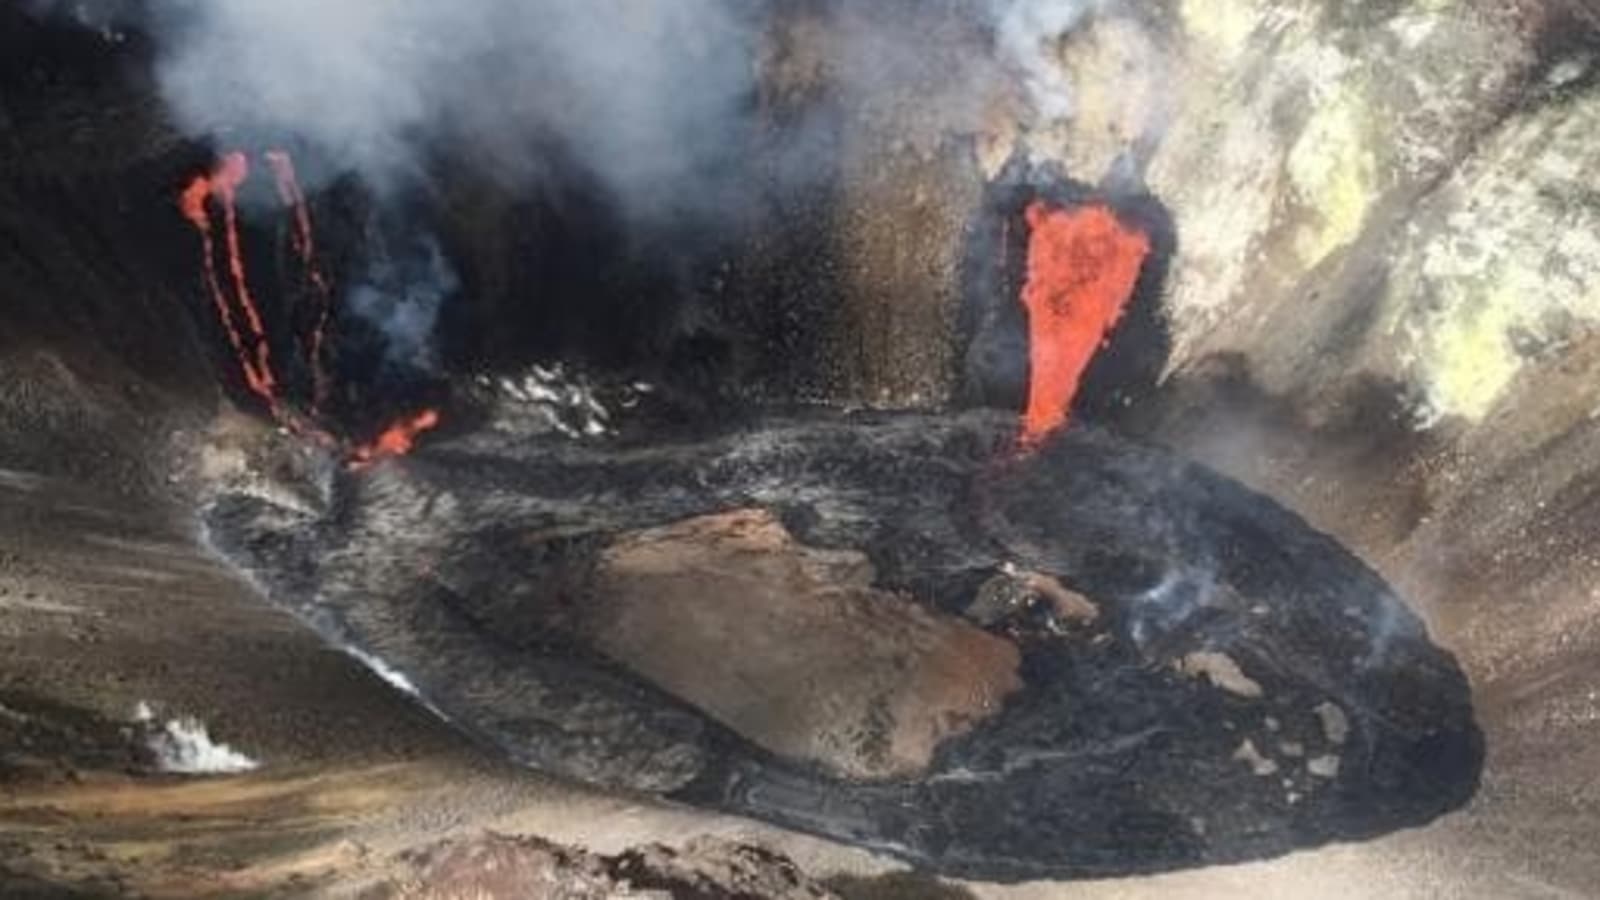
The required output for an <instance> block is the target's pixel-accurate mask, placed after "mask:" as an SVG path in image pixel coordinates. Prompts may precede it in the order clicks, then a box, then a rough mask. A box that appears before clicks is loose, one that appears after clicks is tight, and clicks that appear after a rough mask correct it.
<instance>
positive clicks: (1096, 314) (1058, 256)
mask: <svg viewBox="0 0 1600 900" xmlns="http://www.w3.org/2000/svg"><path fill="white" fill-rule="evenodd" d="M1027 220H1028V227H1029V229H1030V231H1031V237H1030V238H1029V240H1028V278H1027V282H1026V283H1025V284H1024V285H1023V288H1022V304H1023V306H1024V307H1025V308H1026V309H1027V311H1028V353H1029V362H1030V370H1029V375H1028V409H1027V412H1026V413H1025V414H1024V416H1023V427H1022V443H1023V445H1024V446H1034V445H1036V444H1038V442H1039V441H1040V440H1042V439H1043V438H1044V437H1045V435H1048V434H1049V433H1050V432H1052V431H1054V430H1056V429H1057V428H1060V427H1061V426H1062V425H1064V424H1066V421H1067V416H1068V414H1069V413H1070V412H1071V410H1072V401H1073V399H1074V398H1075V397H1076V396H1077V393H1078V386H1079V382H1080V381H1081V380H1082V378H1083V373H1084V371H1085V370H1086V369H1088V368H1089V363H1090V361H1092V360H1093V359H1094V355H1095V353H1096V352H1098V351H1099V349H1100V347H1101V346H1102V345H1103V344H1104V343H1105V342H1106V338H1107V336H1108V335H1109V334H1110V333H1111V330H1112V329H1113V328H1115V327H1116V324H1117V322H1118V320H1120V319H1121V318H1122V314H1123V312H1124V311H1125V310H1126V308H1127V305H1128V301H1129V300H1130V299H1132V297H1133V290H1134V286H1135V285H1136V284H1137V282H1138V280H1139V270H1140V269H1141V268H1142V267H1143V265H1144V261H1145V257H1147V256H1149V255H1150V238H1149V236H1148V235H1146V234H1145V233H1144V232H1142V231H1139V230H1137V229H1134V228H1131V227H1129V226H1127V225H1124V224H1123V223H1122V221H1121V220H1119V219H1118V218H1117V216H1116V214H1115V213H1114V212H1112V211H1111V209H1109V208H1108V207H1105V206H1099V205H1095V206H1082V207H1077V208H1074V209H1058V208H1055V207H1052V206H1050V205H1048V204H1046V203H1044V202H1043V201H1035V202H1034V203H1032V204H1030V205H1029V206H1028V210H1027Z"/></svg>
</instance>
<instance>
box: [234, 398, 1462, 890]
mask: <svg viewBox="0 0 1600 900" xmlns="http://www.w3.org/2000/svg"><path fill="white" fill-rule="evenodd" d="M1012 426H1013V423H1012V422H1011V421H1010V420H1009V419H1003V418H999V417H993V416H987V415H981V414H972V415H965V416H958V417H953V416H932V415H929V416H921V415H894V416H889V415H884V416H875V417H868V418H813V419H809V420H791V421H778V422H771V423H767V424H763V425H759V426H754V427H748V428H745V429H743V430H740V431H737V432H736V433H729V434H724V435H722V436H718V437H715V438H708V439H703V440H685V441H683V442H680V443H675V444H671V445H666V446H660V445H658V446H649V447H638V446H626V445H623V444H620V443H614V442H613V443H607V442H600V443H578V442H572V441H566V440H559V439H552V438H549V437H529V436H527V435H516V434H510V433H507V432H504V431H501V432H495V431H493V430H487V429H486V430H484V431H481V432H478V433H476V434H473V435H467V436H462V437H457V438H454V439H451V440H448V441H445V442H442V443H439V444H435V445H434V446H432V447H430V448H427V449H425V450H424V451H423V452H421V453H420V454H419V455H417V456H414V457H410V458H406V459H403V460H396V461H392V462H390V463H386V464H384V465H382V466H379V467H376V468H374V469H373V470H370V471H368V472H364V473H345V474H340V475H337V476H335V477H334V479H333V483H332V486H331V488H330V491H329V495H328V501H327V505H326V509H325V510H324V511H320V512H318V511H308V510H304V509H301V510H294V509H289V508H285V507H282V506H275V505H272V504H270V503H267V502H265V501H262V500H260V499H257V498H255V497H250V496H245V495H242V494H231V495H225V496H222V497H220V498H219V499H217V500H216V501H215V502H214V503H213V504H212V505H211V506H210V507H209V508H208V510H207V514H206V521H207V525H208V528H209V533H210V537H211V540H212V541H213V543H214V544H215V546H216V547H217V548H218V549H219V550H220V552H222V553H223V554H224V555H226V556H227V557H228V558H229V559H230V560H232V561H233V562H234V563H236V564H237V565H238V566H240V567H241V568H243V569H245V570H247V571H249V572H250V573H252V574H253V575H254V576H255V577H256V578H257V579H258V580H259V581H260V583H261V584H263V585H264V587H265V589H266V591H267V593H268V595H269V596H270V597H271V599H272V600H273V601H274V602H277V603H279V604H282V605H283V606H285V607H287V608H289V609H290V610H292V611H293V612H294V613H296V614H297V615H298V616H300V617H301V618H302V619H303V620H305V621H306V622H307V623H309V624H310V625H312V626H313V627H314V628H316V629H317V630H318V631H319V632H320V633H321V634H322V635H323V636H324V637H325V638H326V639H327V640H329V641H330V642H333V643H335V644H337V645H339V646H341V647H345V648H347V649H352V650H354V651H358V652H359V654H360V655H363V656H364V657H366V658H367V659H369V660H381V661H382V663H383V665H384V666H385V667H386V668H387V669H388V670H390V672H391V675H392V674H393V673H398V674H399V675H401V676H403V677H404V681H405V684H406V685H407V686H408V687H409V688H411V689H412V690H413V691H414V692H415V693H416V694H417V695H418V696H419V698H420V699H421V700H422V701H423V702H425V703H426V704H427V705H428V706H429V707H430V708H432V709H433V710H434V711H435V712H437V713H438V714H439V715H441V716H443V717H445V718H446V719H448V720H450V721H451V722H453V723H455V725H457V726H458V727H460V728H461V729H463V730H464V731H466V732H468V733H469V734H471V735H473V736H475V737H476V738H477V739H479V740H481V741H482V742H484V743H485V744H487V745H489V746H492V747H493V748H496V749H497V750H498V751H500V752H503V753H505V754H507V755H509V756H511V757H512V758H514V759H516V760H518V761H520V762H522V763H524V764H527V765H530V766H534V767H537V768H540V769H543V770H547V771H551V772H555V773H560V774H563V775H567V776H572V777H576V778H579V779H582V780H585V781H589V782H593V783H597V784H605V785H617V786H624V787H629V788H634V789H641V790H647V791H653V792H659V793H662V794H666V795H670V796H672V797H674V798H676V799H680V800H684V801H687V802H690V803H695V804H699V805H702V806H706V807H712V808H717V809H724V810H730V811H734V812H739V813H743V814H748V815H752V816H756V817H759V818H762V819H766V820H769V821H772V822H776V823H779V824H782V825H786V826H789V827H794V828H799V829H802V830H806V831H811V832H814V833H817V834H821V835H826V836H829V837H833V838H837V839H840V840H845V841H849V842H852V843H856V844H859V845H863V846H868V847H873V848H878V849H882V850H886V851H888V852H891V853H893V854H895V855H898V856H900V857H903V858H905V859H907V860H910V861H911V862H913V863H915V864H918V865H921V866H925V867H927V868H929V869H933V870H937V871H939V872H942V873H949V874H956V875H961V876H966V877H975V878H986V879H998V880H1013V879H1025V878H1044V877H1087V876H1108V875H1124V874H1133V873H1143V872H1152V871H1161V870H1170V869H1175V868H1182V867H1189V866H1198V865H1207V864H1215V863H1222V862H1231V861H1241V860H1250V859H1260V858H1265V857H1270V856H1274V855H1278V854H1282V853H1285V852H1288V851H1290V850H1292V849H1295V848H1300V847H1310V846H1316V845H1319V844H1323V843H1326V842H1330V841H1338V840H1355V839H1362V838H1367V837H1370V836H1374V835H1378V834H1383V833H1386V832H1389V831H1392V830H1395V829H1399V828H1404V827H1408V826H1415V825H1420V824H1423V823H1426V822H1428V821H1430V820H1432V819H1434V818H1435V817H1437V816H1440V815H1442V814H1444V813H1446V812H1448V811H1450V810H1453V809H1456V808H1457V807H1459V806H1461V805H1462V804H1464V803H1465V802H1466V801H1467V800H1468V799H1469V798H1470V797H1471V796H1472V795H1473V793H1474V791H1475V789H1476V786H1477V783H1478V778H1479V773H1480V769H1481V765H1482V759H1483V741H1482V736H1481V734H1480V732H1479V730H1478V728H1477V726H1476V725H1475V724H1474V721H1473V714H1472V705H1471V697H1470V694H1469V690H1468V686H1467V683H1466V680H1465V678H1464V677H1463V675H1462V673H1461V671H1460V669H1459V668H1458V667H1457V665H1456V663H1455V661H1454V659H1453V658H1452V657H1451V656H1450V655H1449V654H1448V653H1446V652H1445V651H1443V650H1441V649H1440V648H1438V647H1436V646H1435V645H1433V644H1432V643H1431V642H1430V641H1429V639H1428V636H1427V634H1426V632H1425V629H1424V628H1423V626H1422V624H1421V622H1420V621H1419V620H1418V619H1417V618H1416V617H1415V616H1414V615H1413V614H1412V613H1411V612H1410V611H1409V610H1408V609H1407V608H1406V607H1405V605H1404V604H1403V603H1402V602H1401V601H1400V600H1399V598H1397V597H1396V596H1395V594H1394V593H1393V592H1392V591H1391V590H1390V589H1389V588H1388V587H1387V586H1386V585H1385V584H1384V582H1383V581H1382V580H1381V579H1380V578H1379V577H1378V576H1377V575H1375V574H1374V573H1373V572H1372V571H1371V570H1370V569H1368V568H1367V567H1366V566H1365V565H1363V564H1362V563H1361V562H1360V561H1359V560H1358V559H1356V558H1355V557H1354V556H1352V555H1351V554H1350V553H1349V552H1347V551H1345V550H1344V549H1343V548H1342V547H1341V546H1339V544H1338V543H1336V542H1335V541H1333V540H1332V539H1330V538H1328V537H1326V536H1324V535H1322V534H1320V533H1318V532H1316V531H1315V530H1313V529H1312V528H1310V527H1309V526H1308V525H1307V524H1306V523H1305V522H1303V521H1302V520H1301V519H1300V518H1298V517H1297V516H1295V515H1294V514H1292V513H1290V512H1288V511H1286V510H1284V509H1283V508H1282V507H1280V506H1278V505H1277V504H1275V503H1274V502H1273V501H1271V500H1270V499H1268V498H1266V497H1263V496H1261V495H1259V494H1255V493H1253V492H1251V491H1249V490H1247V489H1245V488H1243V487H1241V486H1239V485H1238V484H1235V483H1234V482H1232V481H1229V480H1228V479H1225V478H1223V477H1221V476H1219V475H1217V474H1215V473H1213V472H1211V471H1209V470H1206V469H1204V468H1202V467H1199V466H1197V465H1194V464H1191V463H1188V462H1185V461H1183V460H1181V459H1179V458H1176V457H1174V456H1173V455H1171V454H1170V453H1167V452H1164V451H1160V450H1156V449H1152V448H1149V447H1144V446H1139V445H1135V444H1131V443H1129V442H1126V441H1124V440H1121V439H1119V438H1116V437H1114V436H1112V435H1110V434H1107V433H1104V432H1100V431H1095V430H1089V429H1081V428H1078V429H1072V430H1069V431H1067V432H1065V433H1062V434H1059V435H1057V436H1056V437H1054V438H1052V439H1051V440H1050V442H1049V443H1047V444H1046V446H1045V447H1043V448H1042V449H1041V451H1040V452H1038V453H1037V454H1035V455H1033V456H1029V457H1018V456H1016V455H1014V453H1013V452H1012V451H1011V448H1010V447H1009V442H1010V439H1011V435H1012ZM750 507H761V508H765V509H769V510H772V511H774V512H776V513H778V514H779V515H780V516H781V517H782V520H783V521H784V522H785V523H786V524H787V525H788V526H789V527H790V529H791V530H792V531H793V532H794V534H795V535H796V537H797V538H798V539H799V540H801V541H802V542H804V543H805V544H807V545H810V546H813V547H820V548H836V549H842V548H851V549H855V550H859V551H861V552H863V553H865V554H866V555H867V556H868V557H869V559H870V560H871V562H872V564H873V566H874V567H875V570H876V573H877V576H876V577H877V583H878V585H879V586H881V587H884V588H887V589H891V590H895V591H900V592H904V593H905V594H907V595H910V596H913V597H916V598H918V599H919V601H920V602H923V603H925V604H927V605H929V606H930V607H933V608H935V609H937V610H938V611H939V612H940V613H942V614H948V613H953V612H955V611H958V610H960V609H962V608H965V607H966V606H967V605H968V604H969V603H970V602H971V597H972V592H973V590H975V588H976V586H977V585H978V584H980V583H982V582H983V581H984V580H985V579H986V578H988V577H989V576H991V575H993V574H994V573H995V572H997V571H1000V569H1001V567H1002V566H1003V565H1005V564H1010V565H1012V566H1015V567H1021V568H1025V569H1028V570H1031V571H1036V572H1043V573H1049V574H1050V575H1053V576H1055V577H1056V578H1058V579H1059V580H1060V581H1061V582H1063V583H1064V584H1066V585H1068V586H1069V587H1071V588H1072V589H1075V590H1077V591H1080V592H1082V593H1083V594H1084V595H1086V596H1087V597H1089V598H1091V599H1092V600H1093V601H1094V602H1095V603H1096V604H1098V605H1099V607H1100V609H1101V610H1102V612H1103V615H1102V616H1101V620H1100V622H1099V623H1098V624H1097V625H1096V626H1095V627H1094V628H1092V629H1088V630H1084V631H1080V632H1073V631H1070V630H1069V631H1067V632H1061V631H1059V630H1052V629H1050V628H1045V627H1038V628H1032V627H1024V628H1014V629H1012V630H1010V631H1008V632H1007V639H1009V640H1012V641H1014V642H1015V643H1016V645H1017V647H1018V650H1019V652H1020V658H1021V676H1022V679H1023V684H1024V686H1023V687H1022V689H1020V690H1018V691H1017V692H1016V693H1014V694H1012V695H1011V697H1010V698H1009V700H1008V701H1007V702H1006V704H1005V705H1004V707H1003V708H1002V709H1000V710H998V711H997V712H996V713H995V714H994V715H992V716H990V717H989V718H988V719H985V720H983V721H982V722H980V723H979V724H978V725H977V726H976V727H975V728H974V729H973V730H971V731H969V732H967V733H965V734H961V735H960V736H957V737H952V738H950V739H948V740H946V741H945V742H944V743H943V744H941V745H939V747H938V749H937V752H936V754H935V757H934V760H933V762H932V764H931V765H930V766H929V767H928V769H927V770H926V771H925V772H923V773H921V774H920V775H919V776H917V777H915V778H908V779H904V780H899V781H886V782H876V783H858V782H852V781H848V780H845V779H843V778H839V777H833V776H829V775H826V774H824V773H822V772H820V771H818V770H816V769H813V768H808V767H806V766H803V765H800V764H797V763H794V762H791V761H787V760H784V759H780V758H777V757H775V756H774V755H772V754H771V753H768V752H766V751H764V750H761V749H759V748H758V747H756V746H755V745H754V744H753V743H751V742H750V741H748V740H746V739H745V738H743V737H741V736H740V735H737V734H734V733H733V732H731V731H730V730H729V729H727V728H725V727H723V726H721V725H719V724H717V723H716V722H714V721H713V720H712V719H711V718H709V717H708V716H706V715H704V714H703V713H701V712H700V711H699V710H697V709H695V708H694V707H692V706H690V705H689V704H687V703H686V702H684V701H682V700H681V699H678V698H675V697H672V696H669V695H667V694H666V693H665V692H664V691H662V690H661V689H659V688H657V687H655V686H653V685H651V684H650V683H647V682H646V681H645V680H643V679H642V678H640V677H637V676H635V675H633V674H631V673H630V672H629V671H627V670H625V669H624V668H622V667H619V666H618V665H616V664H614V663H612V662H609V661H608V660H606V659H604V658H602V657H601V656H600V655H599V654H598V653H596V652H595V651H594V650H593V649H591V648H589V647H586V646H584V645H583V644H582V642H581V641H575V640H573V639H572V638H571V637H570V636H563V635H562V633H561V632H560V630H559V629H554V628H550V627H548V623H549V619H548V618H545V617H542V615H541V614H536V611H537V610H541V609H548V608H554V607H557V606H559V605H560V603H562V602H565V600H566V594H567V593H568V592H571V593H572V594H573V595H574V596H579V595H581V593H582V589H583V588H582V585H583V583H584V578H585V575H586V573H587V571H588V568H587V567H589V566H591V565H592V564H593V560H594V559H595V557H596V555H597V553H598V552H599V550H600V549H601V548H604V547H605V546H606V545H607V544H608V543H609V542H610V541H612V540H613V539H614V538H615V537H616V536H617V535H619V534H621V533H624V532H630V531H636V530H638V529H641V528H646V527H653V526H657V525H661V524H665V523H671V522H677V521H681V520H685V519H688V518H691V517H695V516H700V515H705V514H710V513H716V512H720V511H726V510H732V509H741V508H750ZM1195 654H1213V655H1223V656H1226V658H1227V659H1228V660H1231V661H1232V663H1233V664H1235V665H1236V666H1237V668H1238V670H1239V671H1241V672H1242V673H1244V675H1245V676H1247V682H1246V685H1245V688H1242V689H1241V688H1239V687H1238V686H1237V685H1236V686H1235V688H1234V689H1233V690H1224V689H1222V688H1221V687H1219V685H1218V684H1215V683H1213V681H1214V680H1215V679H1208V678H1207V677H1199V676H1197V675H1196V674H1195V673H1194V672H1193V671H1184V670H1183V666H1182V665H1181V662H1182V661H1184V660H1186V659H1192V658H1194V656H1195Z"/></svg>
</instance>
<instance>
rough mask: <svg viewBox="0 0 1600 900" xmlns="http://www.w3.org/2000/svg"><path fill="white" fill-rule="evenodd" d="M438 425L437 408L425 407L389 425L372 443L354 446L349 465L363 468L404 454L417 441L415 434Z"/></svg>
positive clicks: (353, 467)
mask: <svg viewBox="0 0 1600 900" xmlns="http://www.w3.org/2000/svg"><path fill="white" fill-rule="evenodd" d="M437 427H439V412H438V410H433V409H425V410H423V411H421V412H419V413H417V414H416V415H414V416H411V417H409V418H405V419H401V420H400V421H398V422H396V423H394V424H393V425H390V426H389V427H388V428H387V429H386V430H385V431H384V432H383V433H382V434H380V435H378V436H377V437H376V438H375V439H373V441H372V443H370V444H364V445H362V446H360V447H357V448H355V450H354V451H352V452H351V454H350V467H351V468H352V469H364V468H366V467H367V466H370V465H372V464H373V463H375V462H377V461H378V460H381V459H387V458H389V457H391V456H404V455H405V454H407V453H410V452H411V448H412V447H413V446H415V445H416V443H417V436H418V435H420V434H422V433H423V432H424V431H430V430H432V429H434V428H437Z"/></svg>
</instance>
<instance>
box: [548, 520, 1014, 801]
mask: <svg viewBox="0 0 1600 900" xmlns="http://www.w3.org/2000/svg"><path fill="white" fill-rule="evenodd" d="M597 577H598V585H597V586H598V590H596V591H595V592H594V600H593V603H592V604H589V605H586V607H585V610H584V621H583V622H582V624H580V626H579V627H580V628H581V629H582V630H583V631H585V632H587V633H588V636H589V637H590V638H591V639H592V640H593V641H594V644H595V646H596V647H598V648H599V649H600V650H601V651H602V652H604V653H605V654H606V655H607V656H610V657H611V658H612V659H614V660H616V661H618V662H619V663H621V664H623V665H625V666H627V667H628V668H631V669H633V670H634V671H637V672H639V673H640V674H642V675H644V676H645V677H647V678H648V679H650V680H651V681H653V682H655V683H656V684H657V685H659V686H660V687H662V688H664V689H666V690H667V691H669V692H671V693H672V694H675V695H676V696H679V697H682V698H683V699H685V700H688V701H689V702H691V703H693V704H694V705H695V706H698V707H700V708H701V709H704V710H706V711H707V712H708V713H710V714H711V715H712V716H713V717H714V718H716V719H718V720H719V721H721V722H722V723H723V724H725V725H728V726H729V727H731V728H733V729H734V730H735V731H738V732H739V733H741V734H743V735H745V736H746V737H748V738H750V739H751V740H753V741H755V742H756V743H758V744H760V745H762V746H764V747H766V748H767V749H769V750H772V751H773V752H775V753H779V754H781V755H784V756H788V757H791V758H794V759H802V760H807V761H812V762H817V763H820V764H822V765H824V766H826V767H828V768H830V769H832V770H835V771H836V772H838V773H839V774H842V775H846V776H849V777H853V778H885V777H895V776H907V775H915V774H917V773H918V772H921V771H922V770H923V769H925V768H926V767H927V765H928V763H929V761H930V759H931V758H932V755H933V752H934V749H935V748H936V747H937V746H938V745H939V743H940V742H941V741H943V740H944V739H945V738H947V737H950V736H953V735H959V734H964V733H966V732H967V731H968V730H970V728H971V727H972V726H973V725H974V724H975V723H976V722H977V721H979V720H982V719H984V718H986V717H988V716H989V715H990V714H992V713H993V712H995V711H996V710H998V709H999V708H1000V705H1001V704H1002V702H1003V701H1004V700H1005V698H1006V697H1007V696H1009V695H1010V694H1011V693H1013V692H1014V691H1016V690H1017V689H1019V688H1020V687H1021V686H1022V683H1021V680H1020V678H1019V676H1018V674H1017V666H1018V664H1019V654H1018V651H1017V648H1016V646H1015V645H1013V644H1011V643H1009V642H1007V641H1005V640H1002V639H1001V638H998V637H995V636H994V635H991V634H989V633H987V632H985V631H981V630H979V629H978V628H975V627H973V626H972V625H969V624H967V623H965V622H963V621H961V620H959V619H955V618H951V617H946V616H940V615H937V614H934V613H931V612H929V611H928V610H927V609H925V608H924V607H922V606H919V605H917V604H916V603H914V602H912V601H911V600H909V599H907V598H905V597H902V596H899V595H896V594H893V593H890V592H887V591H883V590H878V589H875V588H873V587H871V586H870V585H871V582H872V578H873V570H872V565H871V563H870V562H868V560H867V559H866V557H865V556H864V555H862V554H860V553H856V552H848V551H827V550H818V549H813V548H810V547H806V546H803V545H801V544H799V543H798V542H797V541H795V539H794V537H793V536H792V535H791V534H790V533H789V532H788V530H786V529H785V528H784V527H783V525H782V523H780V522H779V521H778V520H777V518H776V517H774V516H773V515H772V514H771V513H770V512H767V511H764V510H738V511H734V512H730V513H725V514H720V515H711V516H704V517H699V518H694V519H688V520H685V521H682V522H678V523H675V524H671V525H667V526H665V527H662V528H652V529H648V530H645V531H638V532H634V533H632V534H630V535H628V536H626V537H623V538H621V539H619V540H618V541H617V542H615V543H614V544H613V545H612V546H611V547H610V548H608V549H607V550H606V551H605V553H604V554H603V555H602V557H601V561H600V564H599V573H598V576H597Z"/></svg>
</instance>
